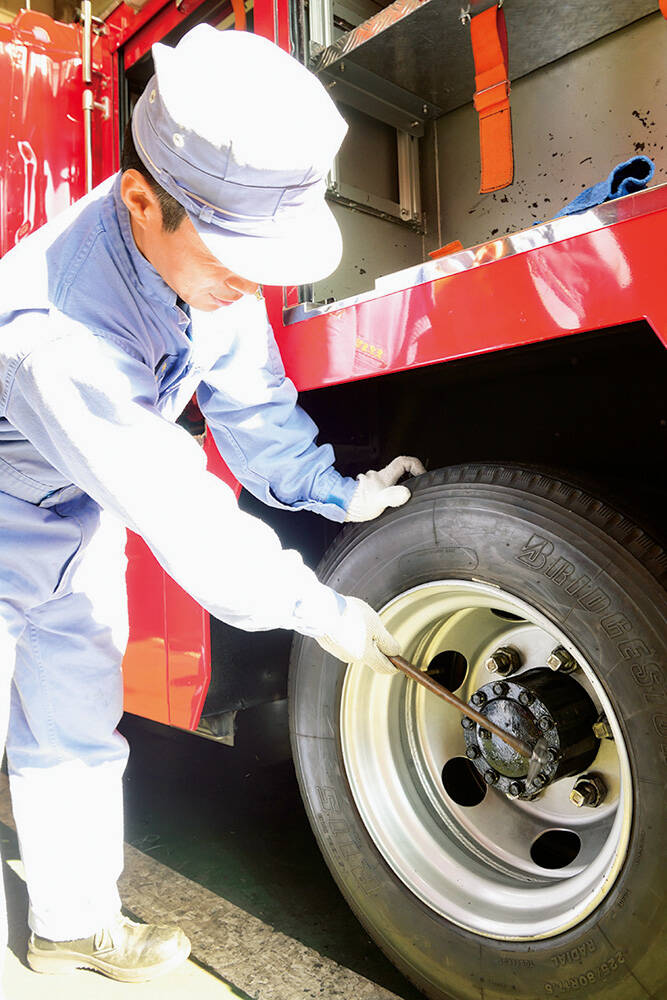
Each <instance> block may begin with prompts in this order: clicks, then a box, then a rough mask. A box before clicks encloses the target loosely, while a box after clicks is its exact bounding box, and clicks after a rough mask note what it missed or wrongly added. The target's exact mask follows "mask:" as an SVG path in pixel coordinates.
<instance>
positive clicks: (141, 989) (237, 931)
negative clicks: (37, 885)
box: [0, 717, 422, 1000]
mask: <svg viewBox="0 0 667 1000" xmlns="http://www.w3.org/2000/svg"><path fill="white" fill-rule="evenodd" d="M123 729H124V732H125V734H126V736H128V738H129V740H130V744H131V747H132V756H131V763H130V766H129V768H128V773H127V777H126V837H127V842H126V856H125V872H124V874H123V877H122V881H121V896H122V898H123V901H124V904H125V907H126V909H127V912H128V914H129V915H130V916H132V917H133V918H135V919H140V920H145V921H148V922H150V921H157V922H161V923H165V922H169V923H178V924H179V925H180V926H181V927H182V928H183V929H184V930H185V932H186V933H187V934H188V936H189V937H190V939H191V941H192V958H191V960H190V961H189V962H187V963H186V964H185V965H184V966H182V967H181V968H180V969H179V970H177V971H175V972H173V973H170V974H168V975H166V976H164V977H162V978H160V979H158V980H155V981H154V982H152V983H145V984H137V985H123V984H119V983H113V982H111V981H109V980H107V979H105V978H104V977H102V976H100V975H97V974H95V973H91V972H87V971H78V972H76V973H73V974H72V975H68V976H40V975H37V974H36V973H34V972H32V971H31V970H30V969H29V968H28V967H27V966H26V965H25V949H26V943H27V930H26V915H27V895H26V889H25V884H24V882H23V880H22V868H21V863H20V861H19V860H18V858H19V854H18V846H17V843H16V836H15V833H14V830H13V819H12V816H11V806H10V801H9V793H8V788H7V779H6V777H5V776H4V775H0V840H1V842H2V843H1V846H2V855H3V870H4V871H3V873H4V877H5V884H6V888H7V896H8V910H9V949H8V952H7V961H6V964H5V972H4V980H3V982H4V990H5V992H4V995H3V996H4V1000H41V998H47V997H48V1000H78V998H81V1000H84V998H85V1000H98V998H99V1000H106V998H112V997H116V998H118V1000H122V998H123V997H125V998H126V1000H130V998H131V997H132V998H135V1000H142V998H146V1000H149V998H158V997H159V998H160V1000H171V998H174V1000H176V998H180V997H185V996H191V995H194V996H196V997H197V1000H200V998H201V1000H208V998H209V997H210V998H212V1000H213V998H215V1000H227V998H232V997H234V998H241V1000H306V998H308V1000H332V998H334V997H336V998H339V1000H422V997H421V994H420V993H419V992H418V991H417V990H415V989H414V987H412V986H411V985H410V984H409V983H407V981H406V980H405V979H404V978H403V977H402V976H401V975H400V973H398V972H397V971H396V970H395V969H394V968H393V966H392V965H391V964H390V963H389V962H388V961H387V959H386V958H385V957H384V956H383V955H382V954H381V952H380V951H379V950H378V949H377V948H376V947H375V945H374V944H373V942H372V941H371V940H370V939H369V938H368V936H367V935H366V933H365V931H364V930H363V928H362V927H361V926H360V925H359V924H358V922H357V921H356V919H355V918H354V916H353V915H352V913H351V911H350V910H349V908H348V907H347V905H346V904H345V902H344V900H343V899H342V897H341V896H340V893H339V892H338V889H337V887H336V886H335V884H334V883H333V880H332V879H331V877H330V875H329V873H328V871H327V869H326V866H325V865H324V863H323V861H322V859H321V857H320V854H319V851H318V850H317V847H316V845H315V842H314V839H313V837H312V834H311V831H310V828H309V827H308V824H307V820H306V818H305V814H304V812H303V809H302V807H301V804H300V800H299V797H298V790H297V788H296V782H295V779H294V775H293V773H292V770H291V766H290V765H288V764H285V765H278V766H273V767H270V768H264V767H256V766H253V764H252V762H249V761H248V758H247V757H246V758H244V757H243V755H242V754H241V755H239V754H237V752H236V751H235V750H229V749H228V748H226V747H221V746H218V745H216V744H213V743H209V742H206V741H203V740H200V739H197V738H194V737H191V736H189V735H186V734H179V733H176V732H173V731H166V730H161V729H155V728H153V729H151V727H147V726H145V725H144V723H143V722H141V721H140V720H136V719H132V718H131V717H128V718H126V719H125V720H124V723H123Z"/></svg>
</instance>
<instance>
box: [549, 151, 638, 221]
mask: <svg viewBox="0 0 667 1000" xmlns="http://www.w3.org/2000/svg"><path fill="white" fill-rule="evenodd" d="M654 173H655V167H654V166H653V162H652V160H649V158H648V156H633V157H632V159H631V160H626V162H625V163H619V164H618V165H617V166H615V167H614V169H613V170H612V172H611V173H610V174H609V177H607V179H606V181H600V182H599V183H598V184H594V185H593V187H589V188H586V190H585V191H582V192H581V194H578V195H577V197H576V198H575V199H574V200H573V201H571V202H570V203H569V205H566V206H565V208H561V210H560V212H559V213H558V215H555V216H554V218H555V219H558V218H559V217H560V216H561V215H574V214H575V212H585V211H586V209H587V208H595V206H596V205H601V204H602V202H603V201H611V200H612V199H613V198H622V197H623V195H624V194H633V193H634V192H635V191H643V190H644V188H645V187H646V185H647V184H648V182H649V181H650V180H651V178H652V177H653V174H654Z"/></svg>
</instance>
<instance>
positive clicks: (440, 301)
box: [270, 188, 667, 390]
mask: <svg viewBox="0 0 667 1000" xmlns="http://www.w3.org/2000/svg"><path fill="white" fill-rule="evenodd" d="M657 194H659V192H656V195H657ZM636 198H641V195H635V196H631V197H630V198H628V199H626V202H627V204H628V208H629V207H630V203H631V202H632V201H633V200H634V199H636ZM660 200H661V202H662V205H663V206H664V207H662V208H661V209H659V210H657V211H652V212H651V213H650V214H647V215H640V216H638V217H636V218H632V219H628V220H627V221H619V222H617V223H616V224H615V225H613V226H608V227H606V228H601V229H599V230H598V231H596V232H592V233H587V234H585V235H581V236H576V237H573V238H572V239H568V240H563V241H561V242H559V243H553V244H550V245H549V246H546V247H542V248H539V249H535V250H530V251H527V252H525V253H520V254H516V255H515V256H512V257H506V258H503V259H501V260H494V259H493V249H494V244H493V243H489V244H486V245H485V246H483V247H480V248H479V251H478V256H479V265H478V266H476V267H473V268H471V269H470V270H467V271H463V272H460V273H458V274H454V275H450V276H448V277H442V278H439V279H438V280H436V281H432V282H429V283H427V284H423V285H418V286H416V287H415V288H412V289H409V290H407V291H399V292H394V293H392V294H389V295H385V296H383V297H381V298H377V299H372V300H370V301H367V302H361V303H359V304H357V305H352V306H350V307H348V308H345V309H340V310H336V311H334V312H331V313H328V314H326V315H322V316H315V317H312V318H310V319H307V320H306V321H304V322H301V323H296V324H294V325H291V326H287V327H285V326H282V323H281V320H280V313H281V308H280V302H279V299H278V296H277V295H276V294H275V293H272V294H271V296H270V311H271V318H272V321H273V323H274V328H275V329H276V334H277V339H278V342H279V345H280V350H281V354H282V356H283V360H284V362H285V368H286V370H287V371H288V373H289V375H290V377H291V378H292V379H293V380H294V382H295V384H296V385H297V388H299V389H300V390H304V389H312V388H318V387H320V386H324V385H332V384H335V383H338V382H348V381H353V380H355V379H362V378H367V377H368V376H372V375H383V374H388V373H390V372H397V371H404V370H405V369H409V368H416V367H420V366H422V365H431V364H437V363H440V362H443V361H449V360H452V359H454V358H462V357H466V356H469V355H473V354H480V353H484V352H488V351H496V350H499V349H503V348H508V347H519V346H522V345H524V344H532V343H536V342H538V341H543V340H551V339H553V338H555V337H563V336H567V335H569V334H575V333H582V332H589V331H591V330H598V329H602V328H604V327H609V326H614V325H617V324H620V323H627V322H632V321H634V320H641V319H646V320H648V322H649V323H650V325H651V326H652V328H653V329H654V331H655V332H656V334H657V335H658V336H659V337H660V338H661V339H662V340H663V342H664V343H667V294H666V290H665V281H664V257H663V254H662V253H659V252H657V251H656V248H657V247H662V246H663V245H664V243H665V237H666V235H667V188H664V189H663V190H662V193H661V197H660Z"/></svg>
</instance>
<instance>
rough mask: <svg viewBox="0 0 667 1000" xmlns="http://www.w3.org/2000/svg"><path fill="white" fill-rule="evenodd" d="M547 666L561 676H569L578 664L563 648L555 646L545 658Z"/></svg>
mask: <svg viewBox="0 0 667 1000" xmlns="http://www.w3.org/2000/svg"><path fill="white" fill-rule="evenodd" d="M547 666H549V667H551V669H552V670H560V671H561V673H563V674H571V673H572V671H573V670H576V669H577V667H578V666H579V664H578V663H577V661H576V660H575V658H574V657H573V656H572V654H571V653H568V651H567V649H566V648H565V646H556V648H555V649H554V650H552V651H551V653H549V655H548V656H547Z"/></svg>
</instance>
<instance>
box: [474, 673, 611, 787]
mask: <svg viewBox="0 0 667 1000" xmlns="http://www.w3.org/2000/svg"><path fill="white" fill-rule="evenodd" d="M470 704H471V705H472V706H473V707H474V708H476V709H477V711H478V712H481V713H482V715H484V716H486V717H487V718H488V719H489V720H490V721H492V722H495V723H496V724H497V725H499V726H501V727H502V728H503V729H507V730H508V732H510V733H512V734H513V735H514V736H518V737H519V739H521V740H523V741H524V742H525V743H527V744H528V745H529V746H531V747H532V746H534V745H535V743H536V742H537V740H538V739H539V738H540V737H543V738H544V740H545V742H546V747H547V756H548V761H547V763H546V764H545V765H544V766H543V767H542V769H541V771H540V772H539V773H538V774H537V775H536V777H535V778H534V780H533V781H532V782H531V783H528V782H527V780H526V779H527V776H528V765H529V762H530V761H529V758H527V757H522V756H521V754H519V753H517V752H516V751H515V750H513V749H512V748H511V747H510V746H508V745H507V743H505V741H504V740H502V739H501V738H500V737H499V736H495V735H493V734H492V733H491V732H490V731H489V730H488V729H484V728H483V727H482V726H479V725H477V724H476V723H474V722H472V720H471V719H463V720H462V725H463V727H464V735H465V742H466V755H467V756H468V758H469V759H470V760H471V761H472V763H473V764H474V766H475V767H476V768H477V770H478V771H479V772H480V774H481V775H482V777H483V779H484V781H485V782H486V783H487V784H488V785H493V786H494V787H495V788H497V789H498V790H499V791H502V792H505V793H506V794H507V795H511V796H513V797H515V798H524V799H528V798H531V797H532V796H534V795H536V794H537V793H538V792H540V791H541V790H542V789H543V788H544V787H545V786H546V785H548V784H550V783H551V782H553V781H555V780H556V779H558V778H563V777H565V776H566V775H572V774H579V773H580V772H581V771H583V770H585V769H586V768H587V767H588V766H589V765H590V764H591V763H592V762H593V760H594V759H595V756H596V754H597V751H598V747H599V740H597V739H596V738H595V736H594V735H593V723H594V722H595V720H596V718H597V715H598V710H597V708H596V707H595V704H594V702H593V700H592V699H591V698H590V696H589V695H588V692H587V691H586V690H585V688H583V687H582V685H581V684H579V682H578V681H576V680H574V679H573V678H572V677H571V676H570V675H566V674H560V673H556V672H554V671H553V670H549V669H548V668H543V669H537V670H526V671H524V672H523V673H520V674H517V675H515V677H513V678H512V679H508V680H502V681H489V683H488V684H484V685H482V687H480V688H479V689H478V690H477V691H476V692H475V693H474V694H473V696H472V698H471V699H470Z"/></svg>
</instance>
